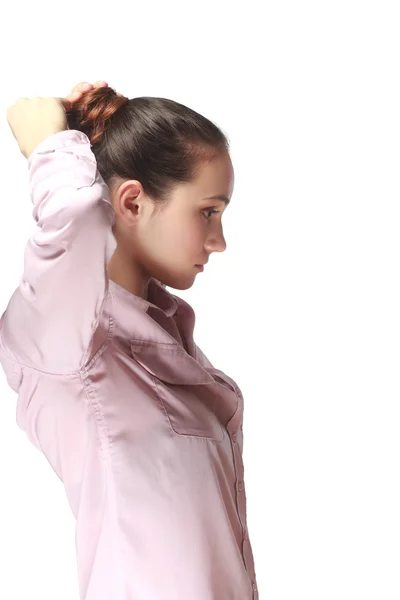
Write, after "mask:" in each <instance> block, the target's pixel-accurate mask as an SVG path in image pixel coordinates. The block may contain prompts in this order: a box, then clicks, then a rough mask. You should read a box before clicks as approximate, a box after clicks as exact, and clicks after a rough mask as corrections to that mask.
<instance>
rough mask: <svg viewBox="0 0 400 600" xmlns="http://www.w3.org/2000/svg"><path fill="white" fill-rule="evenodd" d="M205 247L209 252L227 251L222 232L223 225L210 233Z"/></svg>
mask: <svg viewBox="0 0 400 600" xmlns="http://www.w3.org/2000/svg"><path fill="white" fill-rule="evenodd" d="M205 248H206V250H207V252H208V254H211V252H225V250H226V240H225V237H224V234H223V232H222V227H221V228H220V231H218V232H213V233H210V235H209V237H208V239H207V241H206V244H205Z"/></svg>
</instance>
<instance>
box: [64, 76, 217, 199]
mask: <svg viewBox="0 0 400 600" xmlns="http://www.w3.org/2000/svg"><path fill="white" fill-rule="evenodd" d="M67 120H68V126H69V129H77V130H79V131H82V132H83V133H85V134H86V135H87V136H88V138H89V140H90V142H91V145H92V152H93V153H94V155H95V157H96V161H97V167H98V169H99V172H100V173H101V175H102V177H103V179H104V181H105V183H106V184H107V185H108V186H109V187H112V185H113V184H114V182H117V181H119V180H120V178H121V179H123V180H124V179H137V180H138V181H140V182H141V184H142V186H143V189H144V191H145V193H146V194H148V195H149V196H150V197H151V198H152V199H153V200H154V201H155V202H159V203H163V202H166V201H167V200H168V199H169V194H170V191H171V189H172V188H173V187H174V185H176V184H178V183H180V182H181V183H186V182H190V181H192V180H193V178H194V177H195V176H196V173H197V168H198V166H199V165H200V163H201V162H202V161H203V160H211V159H212V158H213V157H214V156H215V155H218V154H219V153H220V152H221V151H228V152H229V142H228V140H227V137H226V136H225V134H224V133H223V132H222V131H221V129H219V127H217V125H215V124H214V123H213V122H212V121H210V120H209V119H207V118H206V117H203V116H202V115H200V114H199V113H197V112H196V111H194V110H192V109H191V108H188V107H187V106H185V105H183V104H180V103H178V102H175V101H173V100H169V99H167V98H154V97H148V96H142V97H138V98H132V99H128V98H125V97H124V96H122V95H120V94H117V93H116V91H115V90H114V89H113V88H111V87H103V88H96V89H94V90H92V91H90V92H87V93H85V94H84V95H83V96H82V98H81V99H80V100H79V101H78V102H76V103H75V104H74V105H73V108H72V110H71V111H69V112H68V113H67Z"/></svg>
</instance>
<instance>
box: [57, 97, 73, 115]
mask: <svg viewBox="0 0 400 600" xmlns="http://www.w3.org/2000/svg"><path fill="white" fill-rule="evenodd" d="M58 100H59V101H60V102H61V104H62V106H63V108H64V110H65V112H70V111H71V110H72V107H73V104H72V102H71V100H67V98H58Z"/></svg>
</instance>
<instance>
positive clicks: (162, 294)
mask: <svg viewBox="0 0 400 600" xmlns="http://www.w3.org/2000/svg"><path fill="white" fill-rule="evenodd" d="M109 284H110V287H111V288H112V289H113V291H115V293H117V294H119V295H120V296H123V297H124V298H125V299H126V300H129V301H130V302H132V303H133V304H135V305H136V306H137V307H138V308H140V309H141V310H143V312H148V310H149V308H153V309H156V310H161V311H162V312H163V313H164V314H165V315H166V316H167V317H172V316H173V315H174V314H175V313H176V311H177V310H178V302H177V299H176V298H175V296H174V295H173V294H171V293H170V292H169V291H168V290H166V289H165V286H164V285H163V284H162V283H161V282H160V281H158V280H157V279H154V278H152V279H150V281H149V285H148V294H147V297H148V299H147V300H145V299H144V298H141V297H140V296H136V295H135V294H132V292H130V291H129V290H126V289H125V288H124V287H122V286H120V285H119V284H118V283H115V281H113V280H112V279H109Z"/></svg>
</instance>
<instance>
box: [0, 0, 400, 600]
mask: <svg viewBox="0 0 400 600" xmlns="http://www.w3.org/2000/svg"><path fill="white" fill-rule="evenodd" d="M397 9H398V3H397V2H387V1H384V0H379V1H375V2H368V1H363V2H355V1H351V0H336V1H335V2H321V1H314V2H310V1H304V2H296V1H285V0H279V1H278V0H274V1H270V2H265V3H264V2H261V1H260V2H255V1H247V2H245V3H242V4H238V3H235V2H230V3H229V2H218V1H213V2H204V1H203V2H202V3H199V4H194V3H192V2H189V1H186V2H174V1H172V0H169V1H168V2H159V3H154V2H149V3H148V4H146V3H144V2H140V3H139V2H136V3H135V2H122V1H121V0H119V1H118V0H117V1H114V2H112V3H107V4H103V3H101V2H96V3H95V2H93V1H92V2H74V1H71V2H64V3H63V4H61V3H57V4H55V3H54V2H52V3H50V2H49V3H45V2H43V1H40V2H32V3H29V4H28V3H25V4H23V5H21V4H20V3H17V4H11V3H9V4H8V5H7V6H3V8H2V9H1V10H2V14H1V15H0V17H1V18H0V21H1V23H2V32H1V36H0V51H1V56H2V69H1V70H2V75H1V83H0V87H1V98H0V109H1V111H2V115H3V117H2V118H1V119H0V152H1V155H0V160H1V162H0V174H1V182H2V194H1V195H2V199H1V200H2V202H1V218H0V254H1V266H2V269H1V286H0V309H1V312H3V311H4V310H5V308H6V306H7V303H8V300H9V298H10V296H11V294H12V293H13V291H14V289H15V287H16V286H17V285H18V281H19V278H20V276H21V274H22V266H23V253H24V247H25V244H26V242H27V240H28V237H29V236H30V235H31V234H32V233H33V230H34V221H33V218H32V214H31V211H32V207H31V204H30V199H29V189H28V177H27V164H26V160H25V159H24V158H23V156H22V154H20V152H19V149H18V147H17V144H16V142H15V140H14V138H13V136H12V134H11V131H10V130H9V128H8V124H7V121H6V108H7V106H8V105H10V104H12V103H13V102H14V101H15V100H16V99H17V98H18V97H19V96H25V97H29V96H64V95H66V94H67V93H68V92H69V90H70V89H71V88H72V87H73V86H74V85H75V84H76V83H78V82H79V81H82V80H87V81H91V82H94V81H96V80H98V79H104V80H105V81H107V82H108V83H109V85H110V86H112V87H114V88H115V89H116V90H117V91H118V92H120V93H123V94H124V95H126V96H128V97H130V98H132V97H134V96H162V97H167V98H172V99H174V100H177V101H178V102H181V103H184V104H187V105H188V106H190V107H192V108H194V109H195V110H197V111H198V112H201V113H202V114H204V115H205V116H207V117H208V118H210V119H211V120H213V121H214V122H216V123H217V124H218V125H219V126H220V127H221V128H222V129H223V130H224V132H225V133H226V134H227V135H228V137H229V139H230V142H231V149H232V151H231V156H232V160H233V164H234V168H235V190H234V194H233V198H232V202H231V206H230V207H229V208H228V210H227V212H226V214H225V216H224V221H225V234H226V239H227V244H228V247H227V251H226V252H225V253H223V254H221V255H217V254H215V255H213V256H212V257H211V261H210V263H209V264H208V265H207V268H206V271H205V272H204V273H203V274H200V275H199V276H198V277H197V280H196V284H195V286H194V287H193V288H192V289H191V290H189V291H187V292H181V293H180V294H181V295H182V297H184V298H185V299H186V300H188V301H189V302H191V304H192V305H193V307H194V308H195V310H196V314H197V322H196V330H195V335H196V341H197V343H198V344H199V346H200V347H201V348H202V349H203V351H204V352H205V353H206V354H207V355H208V356H209V358H210V359H211V360H212V362H213V363H214V364H215V366H217V367H218V368H221V369H222V370H224V371H225V372H226V373H227V374H229V375H231V376H232V377H233V378H234V379H235V380H236V381H237V383H238V384H239V386H240V387H241V388H242V391H243V393H244V399H245V420H244V435H245V441H244V462H245V473H246V490H247V499H248V526H249V533H250V539H251V541H252V545H253V551H254V557H255V562H256V571H257V579H258V585H259V593H260V599H261V600H298V599H303V598H304V599H306V600H321V599H322V600H331V599H332V600H338V599H340V600H358V599H360V600H361V599H362V600H381V599H385V600H398V598H399V597H400V578H399V561H400V517H399V515H400V509H399V506H400V482H399V456H400V454H399V451H400V447H399V446H400V435H399V426H400V422H399V418H400V408H399V388H400V381H399V380H400V370H399V363H400V318H399V314H400V286H399V261H400V253H399V250H400V247H399V246H400V235H399V217H400V210H399V158H400V156H399V153H400V150H399V148H400V136H399V133H400V132H399V112H400V97H399V91H400V89H399V57H400V41H399V40H400V36H399V30H400V22H399V18H398V15H397ZM0 400H1V402H0V428H1V429H0V467H1V483H0V564H1V572H0V598H7V599H8V600H20V599H22V598H26V599H27V598H29V600H36V599H38V600H39V599H40V600H47V599H49V600H50V599H51V600H54V599H55V598H57V600H75V599H76V600H78V584H77V575H76V564H75V547H74V535H75V533H74V520H73V517H72V514H71V513H70V508H69V505H68V503H67V500H66V497H65V495H64V490H63V487H62V483H61V482H60V481H59V480H58V478H57V477H56V475H55V474H54V472H53V471H52V469H51V467H50V466H49V464H48V463H47V461H46V459H45V458H44V456H43V455H41V454H40V453H39V452H38V451H37V450H36V449H35V448H34V447H33V446H32V445H31V444H30V442H29V441H28V440H27V438H26V437H25V434H24V432H22V431H21V430H20V429H19V428H18V426H17V425H16V421H15V407H16V400H17V398H16V394H15V393H14V392H13V391H12V390H11V389H10V388H8V386H7V382H6V378H5V376H4V373H3V371H1V377H0ZM116 600H118V599H116ZM184 600H190V599H189V598H188V599H184ZM216 600H217V599H216ZM224 600H225V599H224Z"/></svg>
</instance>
